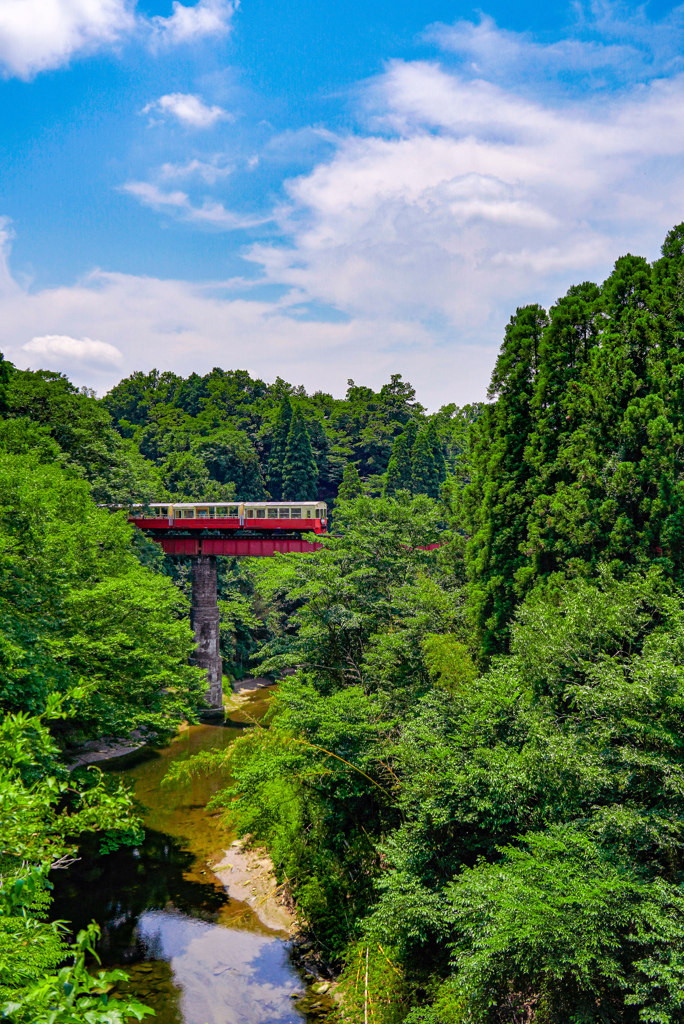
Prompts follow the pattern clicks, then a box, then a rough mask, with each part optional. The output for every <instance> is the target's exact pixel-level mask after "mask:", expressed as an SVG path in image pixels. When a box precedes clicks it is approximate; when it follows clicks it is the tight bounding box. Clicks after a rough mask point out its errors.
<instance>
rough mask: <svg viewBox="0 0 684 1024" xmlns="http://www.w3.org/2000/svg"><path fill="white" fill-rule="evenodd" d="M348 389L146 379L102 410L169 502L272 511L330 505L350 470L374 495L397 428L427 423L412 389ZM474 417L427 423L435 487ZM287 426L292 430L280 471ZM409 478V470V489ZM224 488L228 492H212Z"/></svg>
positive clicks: (450, 414)
mask: <svg viewBox="0 0 684 1024" xmlns="http://www.w3.org/2000/svg"><path fill="white" fill-rule="evenodd" d="M348 383H349V387H348V389H347V394H346V397H345V398H344V399H335V398H333V397H332V395H328V394H324V393H323V392H320V391H317V392H315V393H314V394H313V395H307V393H306V391H305V390H304V388H302V387H293V386H292V385H291V384H287V383H286V382H285V381H283V380H282V379H281V378H277V380H276V381H275V383H274V384H266V383H264V381H261V380H253V379H252V378H251V377H250V375H249V374H248V373H247V372H246V371H244V370H236V371H226V370H221V369H214V370H212V371H211V373H208V374H206V375H205V376H204V377H200V376H198V375H197V374H192V376H190V377H189V378H187V379H183V378H182V377H178V376H176V375H175V374H173V373H159V372H158V371H157V370H153V371H152V372H151V373H149V374H142V373H134V374H132V375H131V376H130V377H128V378H127V379H126V380H122V381H121V383H120V384H117V386H116V387H115V388H113V389H112V390H111V391H110V392H109V394H108V395H106V396H105V398H104V400H103V402H104V404H105V405H106V407H107V409H108V410H109V411H110V413H111V415H112V417H113V422H114V425H115V427H116V429H117V430H118V431H119V433H120V434H121V436H122V438H124V439H127V438H130V439H132V442H133V444H134V446H135V448H136V449H137V450H138V451H139V453H140V454H141V455H142V456H143V457H144V458H145V459H148V460H150V461H151V462H152V463H153V464H154V465H153V469H154V471H155V472H157V473H160V474H161V477H162V479H163V483H164V486H165V487H166V489H167V490H168V493H169V494H173V495H178V496H187V497H189V498H191V497H196V496H198V495H199V494H200V492H201V493H202V494H204V495H206V496H216V497H217V498H220V497H223V496H224V494H226V495H236V496H237V497H239V498H242V499H251V500H258V499H263V498H264V497H265V496H266V491H268V494H269V495H270V497H271V498H272V499H273V500H276V501H280V500H281V499H282V498H283V496H285V498H286V500H292V501H302V500H304V499H305V498H308V497H309V496H311V498H320V499H322V500H326V501H332V500H334V498H335V497H336V495H337V490H338V488H339V485H340V483H341V480H342V476H343V473H344V468H345V466H346V465H347V463H348V462H349V461H350V460H351V461H353V462H355V463H356V465H357V469H358V472H359V474H360V476H361V478H362V480H363V482H364V485H365V487H366V489H367V490H368V492H369V493H373V494H379V493H380V492H381V491H382V489H383V487H384V485H385V474H386V472H387V468H388V463H389V462H390V455H391V453H392V450H393V445H394V443H395V439H396V438H397V437H398V436H400V435H401V434H402V432H403V431H404V428H405V427H407V425H408V428H409V432H410V435H411V436H413V434H414V433H415V430H416V428H417V425H418V424H420V425H422V424H424V423H427V422H428V420H427V418H426V415H425V410H424V409H423V407H422V406H421V405H420V404H419V403H418V402H416V400H415V391H414V389H413V388H412V387H411V385H410V384H408V383H406V382H405V381H403V380H402V379H401V376H400V375H399V374H394V375H393V376H392V378H391V381H390V383H389V384H385V385H384V386H383V387H382V388H380V391H379V392H374V391H373V390H372V389H371V388H366V387H359V386H358V385H356V384H355V383H354V381H351V380H350V381H349V382H348ZM479 411H480V406H479V405H475V406H466V407H465V408H464V409H459V408H457V407H456V406H455V405H450V406H445V407H444V408H443V409H441V410H440V411H439V412H438V413H436V414H435V415H434V416H433V417H430V418H429V422H431V423H434V427H433V431H432V432H431V434H430V444H431V446H432V448H431V450H433V456H434V457H435V459H436V461H437V473H438V476H439V481H440V483H441V482H442V481H443V480H444V478H445V475H446V468H447V467H449V468H451V469H456V467H457V464H458V462H459V460H460V459H461V458H462V456H463V454H464V452H465V449H466V432H467V426H468V424H469V422H470V421H471V419H472V418H473V417H474V416H475V417H476V416H477V415H478V414H479ZM297 414H299V417H301V420H303V425H305V427H306V437H305V435H304V432H303V431H302V424H301V423H300V421H299V418H298V415H297ZM293 417H294V418H295V421H296V422H298V423H300V425H299V426H298V428H297V431H298V441H297V444H296V450H295V449H292V450H291V453H290V465H289V467H288V466H287V465H286V462H287V447H288V438H289V434H290V427H291V425H292V420H293ZM307 437H308V442H309V444H310V446H311V455H312V456H313V463H315V470H314V466H313V464H312V460H311V456H310V454H309V452H308V450H307ZM238 439H240V443H238ZM218 440H221V442H222V444H223V445H224V447H223V452H224V455H223V458H222V461H220V462H217V460H216V459H212V458H211V457H210V451H209V449H210V448H211V447H212V445H215V444H216V443H217V441H218ZM411 444H413V442H411ZM286 474H287V475H288V478H289V480H290V488H289V490H287V493H286V492H285V491H284V489H283V488H284V486H285V484H284V479H285V475H286ZM410 478H411V471H410V469H409V480H408V483H409V489H411V486H410ZM231 484H232V485H233V487H232V488H231ZM401 486H404V487H405V486H406V482H404V483H402V485H401ZM226 487H228V488H229V490H228V491H225V490H224V491H222V490H220V488H226ZM395 490H396V488H394V489H391V490H390V492H389V493H392V494H394V493H395ZM433 490H434V486H433Z"/></svg>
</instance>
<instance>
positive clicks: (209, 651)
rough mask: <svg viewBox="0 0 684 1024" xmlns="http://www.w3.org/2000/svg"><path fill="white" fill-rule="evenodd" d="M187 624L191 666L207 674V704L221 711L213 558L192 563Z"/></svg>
mask: <svg viewBox="0 0 684 1024" xmlns="http://www.w3.org/2000/svg"><path fill="white" fill-rule="evenodd" d="M190 623H191V625H192V628H193V632H194V634H195V640H196V641H197V653H196V654H195V655H194V656H193V657H192V658H191V659H190V660H191V664H193V665H197V666H198V667H199V668H204V669H206V670H207V683H208V685H209V690H208V692H207V703H208V704H209V705H210V706H211V708H212V710H216V711H223V663H222V661H221V650H220V648H219V610H218V603H217V598H216V558H215V557H214V556H213V555H199V556H198V557H196V558H193V559H192V604H191V608H190Z"/></svg>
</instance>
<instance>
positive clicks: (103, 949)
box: [53, 691, 311, 1024]
mask: <svg viewBox="0 0 684 1024" xmlns="http://www.w3.org/2000/svg"><path fill="white" fill-rule="evenodd" d="M267 697H268V695H267V694H266V693H264V692H263V691H261V692H259V691H257V692H256V693H255V694H253V695H251V696H250V697H249V698H248V700H247V701H246V702H245V703H244V704H242V705H241V707H240V709H239V710H238V711H237V712H232V717H231V720H230V721H229V722H228V723H227V725H225V726H216V725H198V726H191V727H190V728H188V729H186V730H184V731H183V732H182V733H180V735H179V736H178V737H177V738H176V739H174V740H173V742H172V743H171V745H170V746H169V747H167V748H166V749H165V750H157V751H152V750H150V749H147V748H146V749H144V750H143V751H141V752H139V753H138V754H137V755H135V754H134V755H129V756H128V758H127V759H119V761H118V762H115V763H110V765H109V766H108V767H109V768H110V769H111V768H115V769H116V770H117V771H118V772H120V774H121V776H122V777H123V778H125V779H126V780H128V782H129V783H130V784H131V785H132V787H133V789H134V792H135V796H136V798H137V799H138V801H139V802H140V803H141V804H142V805H143V807H144V822H145V840H144V842H142V843H141V844H140V846H139V847H136V848H132V847H123V848H122V849H120V850H117V851H116V852H114V853H110V854H108V855H106V856H104V857H100V856H98V855H97V853H96V852H95V850H93V851H92V852H91V853H89V852H88V851H82V853H83V856H82V858H81V860H80V861H78V862H77V863H76V864H74V865H72V867H71V868H69V870H68V871H63V872H59V873H55V876H54V881H55V904H54V907H53V909H54V916H55V917H56V918H57V919H62V920H67V921H70V922H71V923H72V927H73V929H74V930H77V929H79V928H82V927H84V925H86V924H87V923H88V922H89V921H91V920H95V921H97V922H98V924H99V925H100V927H101V929H102V942H101V944H100V946H99V949H98V952H99V954H100V956H101V958H102V961H103V963H104V964H105V965H106V966H114V965H117V966H121V967H123V968H124V969H125V970H126V971H127V972H128V973H129V975H130V981H129V989H130V990H131V991H132V992H133V993H135V994H136V995H137V996H138V997H139V998H140V999H141V1000H142V1001H143V1002H145V1003H147V1004H148V1005H149V1006H152V1007H153V1009H154V1010H155V1011H156V1017H153V1018H147V1019H148V1020H150V1021H154V1022H155V1024H238V1022H239V1024H243V1022H244V1024H295V1022H301V1021H304V1020H306V1019H307V1016H306V1015H305V1013H304V1009H303V1006H302V1005H300V1004H298V1002H297V997H300V998H301V997H302V996H304V995H305V986H304V984H303V981H302V979H301V978H300V976H299V975H298V973H297V971H296V970H295V968H294V966H293V964H292V963H291V961H290V946H289V943H288V941H287V936H286V935H284V934H283V933H277V932H273V931H271V930H270V929H268V928H266V927H265V926H264V925H263V924H262V923H261V922H260V921H259V919H258V917H257V916H256V914H255V913H254V911H253V910H252V908H251V907H250V905H249V904H246V903H240V902H238V901H236V900H232V899H230V898H229V897H228V895H227V893H226V891H225V889H224V887H223V885H222V884H221V882H220V881H219V879H218V878H217V877H216V875H214V873H213V872H212V870H211V868H210V867H209V863H218V861H220V860H221V858H222V856H223V851H224V850H225V849H226V848H227V847H228V846H229V844H230V842H231V840H232V839H234V836H233V835H231V834H229V833H227V832H226V831H225V830H224V829H223V828H222V826H221V824H220V821H219V818H218V816H217V815H216V814H213V815H212V814H211V813H210V812H208V811H207V809H206V805H207V803H208V801H209V800H210V798H211V797H212V796H213V795H214V793H216V791H217V790H218V789H219V788H220V786H221V784H222V782H223V783H225V779H223V780H222V779H221V778H220V777H217V776H203V777H201V778H198V779H193V780H191V781H183V782H177V783H173V784H172V785H164V786H162V784H161V782H162V778H163V777H164V775H165V773H166V771H167V770H168V768H169V765H170V764H171V763H172V762H173V761H176V760H178V759H183V758H188V757H189V756H191V755H192V754H195V753H197V752H198V751H200V750H208V749H216V748H222V747H225V746H227V745H228V744H230V743H232V742H233V740H234V739H235V738H236V737H237V736H238V735H239V734H240V731H241V729H242V728H245V727H249V725H248V722H249V719H250V717H251V718H254V717H259V716H260V714H262V713H263V711H264V708H265V702H266V700H267ZM103 767H104V765H103ZM303 1005H306V1004H303ZM308 1019H311V1018H308Z"/></svg>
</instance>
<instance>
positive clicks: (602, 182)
mask: <svg viewBox="0 0 684 1024" xmlns="http://www.w3.org/2000/svg"><path fill="white" fill-rule="evenodd" d="M471 29H472V32H471V35H473V37H474V38H475V37H477V38H476V42H477V45H478V46H479V47H480V50H481V51H482V52H483V53H484V52H485V51H487V53H489V54H490V56H488V57H487V60H488V61H489V64H488V65H487V67H489V66H491V67H494V65H496V48H497V47H499V48H503V49H505V47H506V46H508V47H509V49H510V53H511V54H512V56H511V57H510V61H509V66H510V67H511V68H512V69H513V70H512V71H511V77H510V80H509V81H505V80H497V81H494V80H493V79H494V72H492V74H491V75H490V76H489V79H488V78H487V77H482V76H481V75H479V73H478V74H476V73H475V72H474V71H473V68H472V67H465V66H461V67H459V69H458V70H457V71H455V70H454V69H453V68H449V67H448V66H445V65H444V64H440V63H437V62H426V61H411V62H402V61H396V62H394V63H391V64H389V65H388V67H387V69H386V71H385V73H384V74H382V75H380V76H378V77H377V78H376V79H375V80H374V81H373V82H371V83H370V84H369V85H368V86H367V87H366V88H365V94H364V105H363V113H364V116H365V118H366V120H365V121H364V127H363V130H362V131H359V132H358V133H357V134H355V135H349V136H347V137H335V136H330V137H329V138H328V139H327V144H328V145H329V146H330V150H329V151H328V153H330V152H331V153H332V155H326V157H325V159H319V161H318V163H316V164H315V165H314V166H313V169H312V170H311V171H310V173H307V174H304V175H302V176H300V177H298V178H296V179H293V180H291V181H289V182H288V183H286V200H285V201H284V202H283V203H282V205H281V206H280V207H279V208H278V209H276V210H275V211H273V215H274V217H275V218H276V221H277V228H278V229H279V231H278V233H279V237H278V241H277V243H274V244H272V245H265V244H260V245H255V246H253V247H252V248H251V249H250V250H249V254H248V258H249V259H251V260H252V261H253V263H254V264H255V265H257V266H258V267H259V268H260V269H261V270H262V272H263V277H262V279H261V280H262V281H265V283H266V284H268V285H273V286H277V289H276V290H277V292H278V293H279V294H281V295H282V298H281V299H279V300H278V301H266V300H263V301H262V300H259V299H257V298H256V297H255V296H256V295H257V294H258V293H257V292H256V291H255V290H254V287H253V282H252V283H251V284H250V285H248V284H246V283H245V282H242V283H241V287H242V291H243V293H244V294H245V295H247V297H246V298H245V297H238V296H237V294H236V292H235V290H234V288H235V287H237V285H235V284H234V283H227V284H226V283H225V282H224V283H223V284H221V285H220V287H219V285H212V286H208V285H207V286H205V287H200V286H196V285H190V284H187V283H183V282H178V281H160V280H156V279H152V278H136V277H133V276H127V275H123V274H119V275H115V274H102V273H95V274H92V275H91V276H90V277H88V278H87V279H85V280H84V281H82V282H80V283H78V284H76V285H74V286H73V287H71V288H60V289H53V290H43V291H37V292H32V293H29V292H27V291H25V290H24V289H22V288H21V287H20V286H19V285H18V284H17V282H16V281H15V280H13V278H12V277H11V275H10V273H9V270H8V269H7V267H6V266H5V267H3V266H2V265H1V264H0V291H1V290H2V288H3V287H4V289H5V298H4V299H2V300H0V310H1V311H2V316H3V327H4V328H6V334H5V336H6V337H7V338H8V339H9V343H10V344H12V345H13V346H14V349H13V352H14V353H15V355H16V353H19V355H18V356H17V358H21V359H24V358H26V352H25V351H24V349H23V346H24V345H25V343H26V339H27V338H31V337H34V336H44V335H48V334H61V335H69V336H71V337H97V338H102V339H103V341H105V342H106V343H107V344H111V345H114V346H115V347H117V348H118V349H120V351H121V352H122V355H123V364H122V367H123V368H125V370H126V372H128V371H130V370H132V369H135V368H137V367H140V368H146V367H147V368H149V367H150V366H151V365H158V366H159V367H169V368H171V369H174V370H176V371H177V372H189V371H190V370H192V369H197V370H202V369H205V368H210V367H211V366H212V365H217V364H222V365H224V366H245V367H247V368H248V369H251V370H252V371H254V372H257V373H259V374H261V375H262V376H266V377H268V378H273V377H274V376H275V374H277V373H282V374H283V375H285V376H289V378H290V379H291V380H293V381H297V382H299V381H302V382H303V383H304V384H306V385H307V386H309V387H320V386H322V387H328V388H331V389H333V390H335V391H336V392H337V393H339V392H340V391H342V390H343V389H344V381H345V380H346V378H347V377H349V376H353V377H355V378H356V379H358V380H366V381H368V382H369V383H371V384H374V385H377V384H380V383H382V381H383V380H384V379H387V377H388V375H389V373H390V372H394V371H397V372H402V373H404V375H405V376H407V377H408V378H409V379H411V380H412V381H413V382H414V384H416V385H418V386H419V388H420V390H421V397H422V398H423V400H424V401H426V402H427V403H428V404H429V405H430V406H431V407H434V406H435V405H437V404H439V403H440V402H444V401H449V400H455V401H461V402H463V401H468V400H472V399H476V398H481V397H482V396H483V394H484V391H485V386H486V381H487V377H488V375H489V371H490V368H491V364H492V361H493V358H494V354H495V352H496V350H497V349H498V345H499V343H500V340H501V337H502V335H503V329H504V326H505V323H506V321H507V319H508V317H509V316H510V314H511V313H512V312H513V311H514V310H515V308H516V306H518V305H521V304H523V303H525V302H528V301H540V302H543V303H544V304H550V303H551V302H552V301H553V300H554V299H555V298H556V297H557V296H558V295H559V294H562V293H563V292H564V291H565V290H566V289H567V287H568V286H569V285H570V284H573V283H576V282H577V281H578V280H585V279H587V278H590V277H591V278H594V279H595V280H601V279H602V278H603V276H605V275H606V274H607V273H608V272H609V271H610V268H611V265H612V262H613V260H614V259H615V258H616V257H617V256H619V255H621V254H623V253H624V252H627V251H631V252H637V253H642V254H643V255H645V256H647V257H648V258H654V257H655V256H656V255H657V253H658V247H659V245H660V243H661V241H662V239H663V237H664V235H665V233H666V231H667V230H668V229H669V228H670V227H671V226H672V225H673V224H675V223H677V222H679V221H681V220H683V219H684V75H680V74H678V73H677V74H670V75H669V77H660V78H655V79H654V80H653V81H650V82H646V83H638V84H636V85H630V86H629V87H621V88H620V89H618V90H615V91H613V92H612V93H611V92H602V93H601V95H600V97H599V99H598V100H597V99H596V94H595V93H592V92H589V93H587V94H586V95H584V96H582V95H579V94H577V93H576V92H571V93H569V94H567V95H564V96H563V97H561V98H560V99H559V98H558V97H557V96H556V95H554V94H552V93H551V92H549V90H547V89H546V88H545V87H544V88H537V89H536V90H534V89H532V88H531V86H530V84H529V82H527V83H525V84H524V86H523V85H522V84H521V81H520V79H519V77H518V70H517V69H518V67H519V65H522V64H524V62H525V60H528V59H529V60H532V57H530V54H532V55H533V57H534V60H536V61H537V65H538V66H542V65H544V63H545V62H546V64H548V65H549V66H551V65H553V66H554V67H555V66H558V67H562V66H563V61H565V62H566V64H567V63H568V62H569V61H570V60H571V57H572V53H574V51H573V50H572V48H570V49H568V50H567V52H566V51H563V50H562V47H561V48H556V49H555V50H552V48H549V47H547V48H544V47H541V46H540V45H539V44H537V43H536V42H535V41H534V40H528V39H526V38H525V39H523V38H518V37H513V38H511V39H508V38H501V33H499V34H498V35H497V33H498V30H497V29H496V27H495V26H493V23H491V22H487V23H486V24H485V28H484V29H482V30H481V31H480V35H479V36H478V35H477V32H478V31H479V29H478V26H471ZM458 31H459V32H460V33H461V35H462V36H463V38H466V36H467V35H468V31H470V30H466V29H465V28H463V26H461V27H460V28H459V30H458ZM616 31H617V30H616ZM621 31H622V30H621ZM485 36H486V38H485ZM634 36H635V38H637V36H638V33H637V32H636V30H635V32H634ZM611 38H612V37H611ZM615 38H619V39H620V40H622V39H623V38H626V35H625V33H624V32H622V35H620V34H619V33H618V34H617V35H616V36H615ZM637 41H638V40H637ZM467 42H468V40H467V39H466V43H467ZM466 43H463V47H466ZM468 45H469V46H470V48H471V51H472V50H473V49H474V47H475V43H474V42H472V40H471V42H470V43H468ZM620 45H627V44H626V43H624V44H623V43H622V42H621V43H620ZM635 45H636V43H635ZM663 45H664V44H663ZM553 46H556V44H552V47H553ZM487 48H489V49H487ZM526 48H527V49H526ZM530 48H531V49H530ZM492 54H493V56H492ZM568 54H570V56H568ZM599 56H600V55H599ZM609 56H610V55H609ZM604 57H605V54H604V55H603V56H600V59H604ZM580 58H581V60H584V61H585V64H586V65H587V66H589V64H591V61H592V60H593V59H594V58H592V56H591V52H590V50H585V51H583V52H582V54H580V56H578V57H577V58H576V61H575V63H576V64H579V63H580V62H581V61H580ZM613 58H614V63H615V65H616V66H617V65H618V64H619V59H618V58H619V55H617V56H616V54H615V53H613V54H612V56H610V59H611V60H612V59H613ZM620 59H621V58H620ZM479 60H480V65H482V64H483V63H486V62H485V61H484V58H483V57H481V58H479ZM554 62H555V63H554ZM594 63H595V64H596V65H597V66H598V63H599V57H597V58H596V60H595V61H594ZM658 66H659V67H662V62H661V63H660V64H659V65H658ZM214 161H216V166H217V167H218V166H227V164H222V163H221V161H220V160H219V159H218V158H213V161H212V162H211V163H212V164H213V162H214ZM212 173H213V172H212V171H211V170H208V169H207V167H206V165H205V164H204V163H203V162H202V161H199V160H196V161H193V160H192V159H191V160H188V162H187V163H185V164H180V165H170V164H167V165H164V166H163V167H162V168H161V169H160V170H159V171H158V172H157V174H156V177H155V176H154V175H153V176H152V177H153V180H152V181H150V182H130V183H128V184H127V185H125V186H124V190H125V191H126V192H127V193H128V194H129V195H131V196H133V197H134V198H136V199H137V200H138V201H139V202H141V203H144V204H145V205H146V206H148V207H150V208H152V209H154V210H157V211H159V212H163V213H165V214H166V215H171V216H174V217H177V218H179V219H181V220H184V221H187V222H193V223H197V224H202V225H204V226H205V227H213V228H215V229H220V230H232V229H234V228H242V227H248V226H250V225H252V224H255V223H261V222H263V220H265V218H266V216H267V215H265V216H264V218H263V219H262V218H259V219H257V218H253V217H247V216H244V215H242V214H240V213H235V212H232V211H231V210H229V209H226V207H225V206H224V205H223V203H221V202H220V201H218V200H217V199H216V198H215V197H214V196H213V195H211V194H210V195H204V196H201V197H200V198H199V199H197V198H196V194H195V192H193V187H194V186H196V185H197V179H199V180H200V181H203V182H204V183H205V185H206V186H207V187H206V192H207V193H210V192H211V191H212V189H211V187H210V186H212V185H213V184H214V181H213V180H212ZM184 178H187V180H184ZM178 183H180V184H182V186H183V189H182V190H181V189H178V188H176V187H175V186H176V185H177V184H178ZM5 227H6V226H5ZM0 228H2V225H0ZM250 288H251V291H250ZM271 294H273V292H271ZM307 304H309V307H310V308H314V309H316V308H318V309H320V308H321V307H322V308H325V307H326V306H331V307H334V308H335V309H336V310H337V311H338V312H341V313H342V317H341V318H340V317H338V321H339V320H340V319H344V320H345V322H332V320H333V319H334V318H333V317H330V319H329V320H326V321H325V322H316V321H314V320H313V319H306V318H304V319H302V309H303V308H306V306H307ZM55 358H56V357H55ZM93 372H94V371H93ZM98 373H99V374H100V376H99V377H97V379H95V378H93V380H92V383H97V384H99V385H101V384H102V381H104V380H105V379H106V381H109V382H113V380H114V379H115V375H114V373H113V371H112V372H111V373H110V374H109V376H108V377H107V375H106V374H105V373H104V371H98ZM84 382H85V383H90V382H91V381H90V380H86V381H84Z"/></svg>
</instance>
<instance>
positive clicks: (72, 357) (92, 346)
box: [21, 334, 123, 370]
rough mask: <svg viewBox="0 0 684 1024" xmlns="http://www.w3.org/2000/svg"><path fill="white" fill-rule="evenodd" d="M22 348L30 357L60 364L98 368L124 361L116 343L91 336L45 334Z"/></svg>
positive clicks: (115, 366)
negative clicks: (109, 342)
mask: <svg viewBox="0 0 684 1024" xmlns="http://www.w3.org/2000/svg"><path fill="white" fill-rule="evenodd" d="M21 351H22V352H24V353H26V355H27V356H28V357H29V358H32V357H34V356H37V357H38V358H39V359H44V360H47V362H48V363H53V362H54V361H55V360H56V361H57V363H59V364H60V365H64V364H65V363H66V364H67V365H69V366H78V367H81V368H82V367H93V368H94V369H97V370H109V369H112V368H114V369H118V368H120V367H121V364H122V362H123V355H122V354H121V352H120V351H119V349H118V348H116V346H114V345H109V344H108V343H107V342H105V341H93V340H92V339H91V338H71V337H69V335H66V334H45V335H43V336H42V337H39V338H32V339H31V341H27V342H26V344H25V345H22V346H21Z"/></svg>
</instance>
